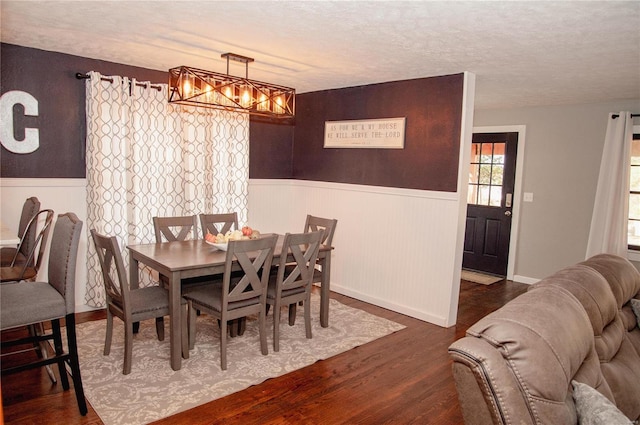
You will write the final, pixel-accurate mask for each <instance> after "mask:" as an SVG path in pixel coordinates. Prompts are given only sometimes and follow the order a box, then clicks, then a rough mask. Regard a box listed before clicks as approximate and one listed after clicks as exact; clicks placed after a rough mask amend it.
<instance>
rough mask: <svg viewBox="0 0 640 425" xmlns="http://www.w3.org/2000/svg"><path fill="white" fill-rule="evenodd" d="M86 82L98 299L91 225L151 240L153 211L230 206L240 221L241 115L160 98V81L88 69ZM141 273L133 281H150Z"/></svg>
mask: <svg viewBox="0 0 640 425" xmlns="http://www.w3.org/2000/svg"><path fill="white" fill-rule="evenodd" d="M89 76H90V78H89V79H88V80H87V85H86V99H87V100H86V115H87V149H86V154H87V158H86V164H87V170H86V172H87V203H88V205H87V223H86V226H87V227H86V230H87V233H88V235H89V236H88V237H89V243H88V247H87V250H88V253H87V267H88V273H87V277H88V282H87V292H86V294H85V301H86V302H87V304H88V305H91V306H95V307H103V306H104V305H105V296H104V288H103V283H102V277H101V276H100V274H101V270H100V265H99V262H98V258H97V254H96V252H95V247H94V246H93V241H92V240H91V236H90V234H89V232H90V230H91V229H95V230H96V231H98V232H100V233H103V234H106V235H109V236H111V235H115V236H116V237H117V238H118V242H119V243H120V247H121V248H122V254H123V259H124V260H125V265H126V266H128V250H127V249H126V245H128V244H138V243H149V242H155V236H154V231H153V222H152V217H153V216H178V215H192V214H200V213H226V212H233V211H235V212H237V213H238V221H239V223H238V224H240V225H242V224H243V223H246V222H247V204H248V182H249V118H248V116H247V114H241V113H235V112H228V111H219V110H214V109H207V108H195V107H182V106H178V105H172V104H168V103H167V97H168V96H167V90H168V89H167V85H166V84H157V85H156V84H154V85H153V86H151V85H150V84H149V83H147V82H144V83H141V82H138V81H135V80H134V79H128V78H126V77H119V76H106V77H105V76H102V75H100V74H99V73H97V72H90V73H89ZM154 279H155V277H154V276H151V275H150V274H147V273H143V274H142V275H141V276H140V281H141V282H140V283H141V285H144V286H146V285H150V284H154V282H153V281H154Z"/></svg>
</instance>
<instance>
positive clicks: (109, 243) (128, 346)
mask: <svg viewBox="0 0 640 425" xmlns="http://www.w3.org/2000/svg"><path fill="white" fill-rule="evenodd" d="M91 237H92V239H93V242H94V244H95V247H96V251H97V253H98V259H99V261H100V266H101V268H102V277H103V282H104V286H105V293H106V297H107V333H106V336H105V341H104V351H103V354H104V355H105V356H108V355H109V352H110V351H111V340H112V336H113V316H116V317H118V318H120V320H122V321H123V323H124V334H125V338H124V364H123V367H122V374H123V375H128V374H129V373H131V363H132V353H133V324H134V323H137V322H141V321H143V320H147V319H156V318H163V317H164V316H168V315H169V292H168V291H167V290H166V289H164V288H161V287H160V286H149V287H145V288H139V289H132V288H130V287H129V281H128V279H127V272H126V270H125V267H124V262H123V260H122V254H121V252H120V247H119V244H118V240H117V239H116V237H115V236H105V235H102V234H100V233H98V232H96V231H95V230H94V229H92V230H91ZM180 314H181V315H182V324H183V330H182V332H181V333H182V355H183V356H184V357H185V358H187V357H188V356H189V348H188V342H189V341H188V335H187V319H188V317H187V302H186V300H184V299H182V308H181V311H180ZM156 333H157V335H158V340H159V341H163V340H164V321H163V320H156Z"/></svg>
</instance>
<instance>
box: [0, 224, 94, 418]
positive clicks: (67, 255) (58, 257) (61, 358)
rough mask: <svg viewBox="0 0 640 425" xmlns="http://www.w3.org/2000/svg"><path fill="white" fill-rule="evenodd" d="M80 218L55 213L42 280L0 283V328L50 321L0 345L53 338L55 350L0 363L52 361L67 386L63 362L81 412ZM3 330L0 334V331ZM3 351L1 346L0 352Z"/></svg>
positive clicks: (83, 408) (84, 409) (22, 367)
mask: <svg viewBox="0 0 640 425" xmlns="http://www.w3.org/2000/svg"><path fill="white" fill-rule="evenodd" d="M81 230H82V221H80V220H79V219H78V217H77V216H76V215H75V214H73V213H66V214H61V215H59V216H58V219H57V221H56V224H55V226H54V229H53V236H52V238H51V248H50V250H49V261H48V280H47V281H46V282H11V283H5V284H2V285H0V328H1V329H2V330H3V331H4V330H8V329H14V328H18V327H23V326H29V325H34V324H39V323H42V322H47V321H51V328H50V333H47V334H37V335H36V334H30V335H29V336H28V337H25V338H20V339H18V340H13V341H5V340H3V341H2V347H3V349H4V348H5V347H10V346H22V345H24V344H29V343H32V344H34V345H35V344H38V343H39V342H41V341H48V340H53V341H54V348H55V355H53V356H45V357H43V358H40V359H38V360H37V361H35V362H32V363H29V364H24V365H19V366H15V367H12V368H8V369H3V370H2V373H3V374H6V373H15V372H20V371H22V370H25V369H27V368H32V367H42V366H46V365H51V364H57V365H58V370H59V372H60V380H61V381H62V387H63V388H64V389H65V390H68V389H69V378H68V376H67V368H66V366H65V365H66V364H68V365H69V367H70V369H71V377H72V379H73V387H74V390H75V393H76V400H77V402H78V408H79V409H80V413H81V414H82V415H83V416H84V415H86V414H87V403H86V400H85V398H84V390H83V387H82V378H81V376H80V364H79V360H78V348H77V341H76V329H75V304H76V303H75V270H76V261H77V255H78V243H79V241H80V233H81ZM60 319H64V321H65V327H66V333H67V352H66V353H65V351H64V347H63V344H62V335H61V330H60ZM3 336H4V334H3ZM5 353H7V351H5V350H3V355H8V354H5Z"/></svg>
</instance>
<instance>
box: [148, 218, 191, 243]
mask: <svg viewBox="0 0 640 425" xmlns="http://www.w3.org/2000/svg"><path fill="white" fill-rule="evenodd" d="M153 230H154V232H155V235H156V242H158V243H160V242H164V241H167V242H174V241H186V240H191V239H198V216H197V215H187V216H176V217H153Z"/></svg>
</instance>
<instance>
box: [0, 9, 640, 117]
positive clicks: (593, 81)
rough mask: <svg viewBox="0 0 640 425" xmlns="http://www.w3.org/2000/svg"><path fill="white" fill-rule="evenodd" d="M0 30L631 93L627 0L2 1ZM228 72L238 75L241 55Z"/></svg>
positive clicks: (153, 50)
mask: <svg viewBox="0 0 640 425" xmlns="http://www.w3.org/2000/svg"><path fill="white" fill-rule="evenodd" d="M0 13H1V32H0V38H1V40H2V42H5V43H11V44H17V45H21V46H27V47H35V48H39V49H44V50H51V51H56V52H63V53H69V54H73V55H79V56H84V57H90V58H95V59H102V60H107V61H113V62H118V63H123V64H128V65H135V66H141V67H145V68H151V69H157V70H167V69H168V68H171V67H174V66H178V65H189V66H194V67H199V68H203V69H208V70H211V71H217V72H222V73H224V72H226V61H225V60H223V59H221V58H220V54H222V53H225V52H233V53H238V54H241V55H245V56H250V57H253V58H255V62H253V63H252V64H250V67H249V78H252V79H256V80H262V81H268V82H272V83H277V84H281V85H286V86H290V87H295V88H296V90H297V92H298V93H304V92H310V91H316V90H326V89H332V88H341V87H350V86H357V85H363V84H371V83H380V82H385V81H396V80H405V79H411V78H421V77H430V76H436V75H447V74H455V73H460V72H463V71H469V72H472V73H474V74H475V75H476V107H477V108H480V109H486V108H509V107H519V106H537V105H558V104H577V103H589V102H598V101H606V100H613V99H638V98H640V1H624V2H618V1H588V2H582V1H561V2H556V1H499V2H490V1H471V2H455V1H448V2H440V1H409V2H405V1H335V2H330V1H55V0H50V1H5V0H2V1H1V2H0ZM230 71H231V73H232V74H234V75H244V72H245V71H244V65H242V64H233V63H232V66H231V70H230Z"/></svg>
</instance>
